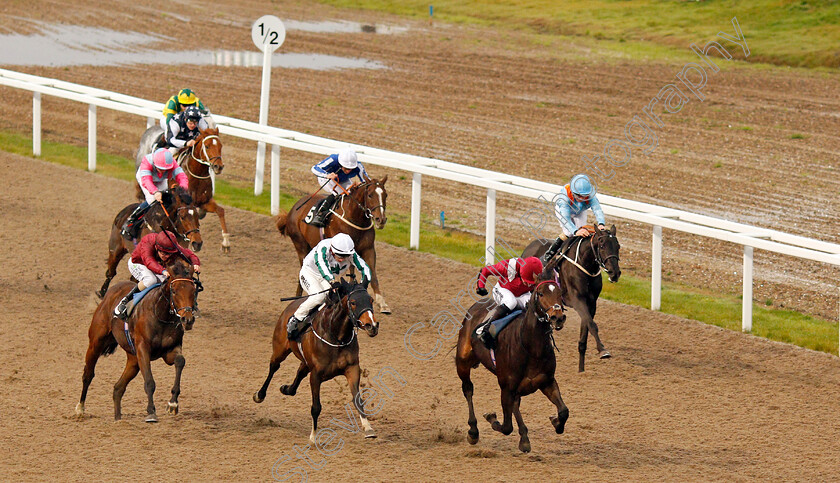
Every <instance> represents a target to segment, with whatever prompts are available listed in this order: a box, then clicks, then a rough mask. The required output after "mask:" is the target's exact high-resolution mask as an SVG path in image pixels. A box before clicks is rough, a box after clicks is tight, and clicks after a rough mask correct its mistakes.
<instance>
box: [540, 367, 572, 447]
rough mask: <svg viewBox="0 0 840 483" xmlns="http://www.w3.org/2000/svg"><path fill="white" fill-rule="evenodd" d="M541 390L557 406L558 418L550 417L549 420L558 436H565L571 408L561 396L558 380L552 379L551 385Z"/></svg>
mask: <svg viewBox="0 0 840 483" xmlns="http://www.w3.org/2000/svg"><path fill="white" fill-rule="evenodd" d="M540 390H541V391H542V393H543V394H545V397H547V398H548V400H549V401H551V402H552V403H554V405H555V406H557V416H550V417H549V418H548V419H549V420H550V421H551V425H552V426H554V431H555V432H557V434H563V431H564V430H565V427H566V421H568V419H569V408H568V407H567V406H566V403H564V402H563V398H562V397H561V396H560V388H559V387H558V386H557V379H554V378H552V380H551V384H549V385H547V386H545V387H543V388H540Z"/></svg>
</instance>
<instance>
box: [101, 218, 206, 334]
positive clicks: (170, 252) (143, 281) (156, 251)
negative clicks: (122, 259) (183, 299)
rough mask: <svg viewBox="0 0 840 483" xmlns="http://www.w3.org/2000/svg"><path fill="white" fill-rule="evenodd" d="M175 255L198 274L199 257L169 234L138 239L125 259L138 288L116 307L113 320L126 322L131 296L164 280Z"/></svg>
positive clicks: (135, 287)
mask: <svg viewBox="0 0 840 483" xmlns="http://www.w3.org/2000/svg"><path fill="white" fill-rule="evenodd" d="M176 256H182V257H184V258H186V259H187V260H189V262H190V263H191V264H192V265H193V269H194V270H195V273H200V272H201V261H200V260H199V259H198V256H197V255H196V254H195V253H193V252H192V251H191V250H189V249H187V248H183V247H180V246H178V244H177V243H176V242H175V235H174V234H173V233H172V232H171V231H167V230H164V231H161V232H159V233H149V234H147V235H146V236H144V237H143V238H141V239H140V243H138V244H137V247H136V248H135V249H134V251H133V252H131V258H130V259H129V260H128V271H129V272H130V273H131V275H132V276H134V278H136V279H137V285H135V286H134V288H132V289H131V292H128V293H127V294H126V296H125V297H123V299H122V300H120V302H119V303H118V304H117V307H116V308H115V309H114V317H119V318H121V319H123V320H125V318H126V316H127V314H126V310H125V309H126V305H127V304H128V301H129V300H131V297H132V296H134V294H136V293H138V292H142V291H143V290H146V289H147V288H149V287H151V286H152V285H154V284H156V283H158V282H163V281H164V280H166V278H167V277H169V272H168V271H167V270H166V265H167V263H169V261H170V260H171V259H172V257H176Z"/></svg>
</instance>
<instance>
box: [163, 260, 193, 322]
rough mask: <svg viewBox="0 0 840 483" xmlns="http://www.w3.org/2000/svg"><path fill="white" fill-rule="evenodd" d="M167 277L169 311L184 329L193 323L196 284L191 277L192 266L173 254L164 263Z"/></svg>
mask: <svg viewBox="0 0 840 483" xmlns="http://www.w3.org/2000/svg"><path fill="white" fill-rule="evenodd" d="M166 270H167V271H168V272H169V279H167V281H166V286H165V287H164V289H165V290H168V291H169V313H170V314H172V315H176V316H177V317H178V319H179V321H180V322H181V323H182V324H184V329H185V330H190V329H192V326H193V323H195V310H196V302H197V299H198V292H199V291H200V290H199V289H198V286H199V285H197V284H196V280H195V279H194V278H193V266H192V264H190V263H189V262H188V261H186V260H184V259H183V258H182V257H180V256H174V257H172V259H170V260H168V261H167V263H166Z"/></svg>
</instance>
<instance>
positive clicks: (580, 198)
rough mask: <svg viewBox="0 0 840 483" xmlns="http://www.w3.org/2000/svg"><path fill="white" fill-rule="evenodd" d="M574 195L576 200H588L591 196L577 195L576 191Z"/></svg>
mask: <svg viewBox="0 0 840 483" xmlns="http://www.w3.org/2000/svg"><path fill="white" fill-rule="evenodd" d="M574 195H575V199H576V200H578V201H589V198H591V197H590V196H584V195H579V194H577V193H575V194H574Z"/></svg>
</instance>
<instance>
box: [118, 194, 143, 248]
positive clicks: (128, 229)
mask: <svg viewBox="0 0 840 483" xmlns="http://www.w3.org/2000/svg"><path fill="white" fill-rule="evenodd" d="M147 208H149V204H148V203H146V202H145V201H144V202H142V203H140V204H139V205H137V208H134V211H132V212H131V214H130V215H128V219H127V220H125V223H123V226H122V231H120V234H121V235H122V236H124V237H125V238H128V239H131V238H134V232H135V231H136V230H134V225H135V224H136V223H137V219H138V218H140V215H142V214H143V213H144V212H145V211H146V209H147Z"/></svg>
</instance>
